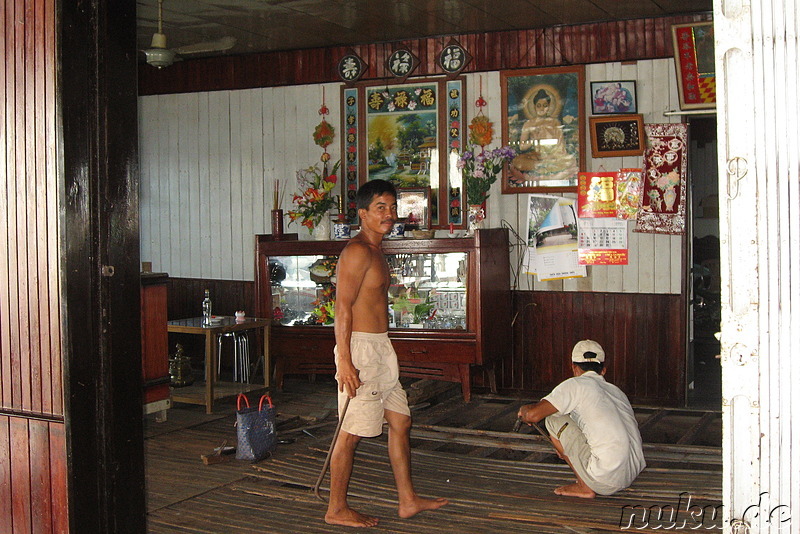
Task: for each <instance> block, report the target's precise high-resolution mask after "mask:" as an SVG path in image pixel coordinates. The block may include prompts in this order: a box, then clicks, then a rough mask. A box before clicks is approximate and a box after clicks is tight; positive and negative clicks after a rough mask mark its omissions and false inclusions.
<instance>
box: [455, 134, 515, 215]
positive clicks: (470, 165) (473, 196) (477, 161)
mask: <svg viewBox="0 0 800 534" xmlns="http://www.w3.org/2000/svg"><path fill="white" fill-rule="evenodd" d="M476 148H480V151H479V152H477V153H476V150H475V149H476ZM516 155H517V153H516V151H515V150H514V149H513V148H511V147H509V146H504V147H501V148H495V149H494V150H484V149H483V148H482V147H476V146H475V145H467V149H466V150H465V151H464V153H463V154H461V157H459V158H458V163H457V164H456V165H457V167H458V168H459V169H461V170H462V171H463V176H464V187H465V188H466V190H467V204H470V205H473V206H477V205H480V204H483V202H484V201H485V200H486V199H487V198H489V189H490V188H491V187H492V184H493V183H495V182H496V181H497V174H498V173H499V172H500V171H501V170H502V169H503V165H504V164H505V162H506V161H510V160H511V159H513V158H514V156H516Z"/></svg>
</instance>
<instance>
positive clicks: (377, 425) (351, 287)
mask: <svg viewBox="0 0 800 534" xmlns="http://www.w3.org/2000/svg"><path fill="white" fill-rule="evenodd" d="M356 205H357V207H358V216H359V218H360V219H361V231H360V232H359V234H358V235H357V236H356V237H354V238H352V239H351V240H350V242H349V243H348V244H347V246H346V247H345V248H344V250H343V251H342V254H341V255H340V256H339V263H338V265H337V268H336V308H335V313H334V317H335V322H334V332H335V334H336V348H335V349H334V355H335V357H336V371H337V372H336V380H337V382H338V383H339V412H340V414H341V410H342V406H343V403H344V400H345V399H346V398H347V397H349V398H350V403H349V406H348V408H347V414H346V415H345V418H344V421H343V423H342V429H341V432H340V433H339V437H338V439H337V440H336V444H335V445H334V448H333V453H332V454H331V493H330V502H329V503H328V511H327V513H326V514H325V522H326V523H329V524H333V525H345V526H350V527H374V526H375V525H377V524H378V519H377V518H375V517H371V516H368V515H364V514H362V513H359V512H356V511H355V510H353V509H352V508H350V506H348V504H347V488H348V486H349V484H350V475H351V473H352V471H353V457H354V455H355V451H356V447H357V446H358V442H359V441H360V440H361V438H362V437H375V436H379V435H380V434H381V433H382V431H383V421H384V419H385V420H386V422H388V423H389V460H390V462H391V464H392V471H393V472H394V480H395V485H396V486H397V494H398V499H399V506H398V512H397V513H398V515H399V516H400V517H402V518H407V517H411V516H413V515H415V514H417V513H418V512H421V511H423V510H434V509H436V508H440V507H441V506H444V505H445V504H447V502H448V501H447V499H424V498H422V497H420V496H418V495H417V494H416V492H415V491H414V486H413V484H412V482H411V463H410V457H411V454H410V444H409V435H410V431H411V411H410V410H409V409H408V400H407V398H406V393H405V391H404V390H403V388H402V386H401V385H400V381H399V375H400V372H399V367H398V364H397V355H396V354H395V353H394V349H392V344H391V342H390V341H389V336H388V330H389V319H388V312H387V310H388V301H387V294H388V289H389V267H388V265H387V263H386V258H385V257H384V255H383V251H382V250H381V241H382V240H383V236H384V235H386V234H387V233H388V232H389V231H391V229H392V226H393V225H394V222H395V220H396V219H397V193H396V191H395V189H394V186H393V185H392V184H390V183H389V182H386V181H384V180H370V181H368V182H367V183H366V184H364V185H363V186H361V188H360V189H359V190H358V193H357V194H356Z"/></svg>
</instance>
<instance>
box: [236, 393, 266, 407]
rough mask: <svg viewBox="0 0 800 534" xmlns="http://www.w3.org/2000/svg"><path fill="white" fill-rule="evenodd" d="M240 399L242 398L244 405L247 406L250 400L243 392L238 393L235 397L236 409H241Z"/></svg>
mask: <svg viewBox="0 0 800 534" xmlns="http://www.w3.org/2000/svg"><path fill="white" fill-rule="evenodd" d="M242 399H244V404H245V406H246V407H247V408H249V407H250V401H249V400H247V395H245V394H244V393H239V396H238V397H236V409H237V410H241V409H242ZM260 409H261V407H260V406H259V410H260Z"/></svg>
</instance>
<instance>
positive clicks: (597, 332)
mask: <svg viewBox="0 0 800 534" xmlns="http://www.w3.org/2000/svg"><path fill="white" fill-rule="evenodd" d="M513 295H514V305H513V306H514V312H515V315H514V317H515V319H514V328H513V331H512V335H513V348H512V355H511V358H503V359H502V360H501V361H500V362H499V366H498V368H497V384H498V388H499V389H500V390H503V391H505V392H507V393H512V392H513V393H519V392H528V393H529V392H535V393H538V394H544V393H547V392H549V391H550V390H551V389H552V388H553V387H555V386H556V385H557V384H558V383H559V382H561V381H562V380H564V379H566V378H568V377H569V376H571V371H570V363H569V355H570V354H571V351H572V347H573V346H574V344H575V343H576V342H577V341H579V340H581V339H587V338H588V339H594V340H596V341H598V342H599V343H600V344H601V345H602V346H603V348H604V349H605V351H606V354H607V362H608V363H607V372H606V377H607V378H608V380H609V381H611V382H613V383H615V384H616V385H618V386H619V387H620V388H622V390H623V391H625V392H626V393H627V394H628V396H629V397H630V398H631V400H632V401H634V402H637V403H644V404H654V405H660V406H678V405H682V404H683V403H684V396H685V393H686V377H685V365H684V364H683V359H684V355H685V349H684V343H685V334H683V333H682V332H683V329H682V328H681V324H680V323H681V315H682V313H683V299H682V298H681V297H680V296H678V295H644V294H623V293H588V292H566V293H565V292H552V291H516V292H514V293H513ZM476 378H477V379H478V380H480V378H479V377H477V376H476Z"/></svg>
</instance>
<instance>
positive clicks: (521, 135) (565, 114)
mask: <svg viewBox="0 0 800 534" xmlns="http://www.w3.org/2000/svg"><path fill="white" fill-rule="evenodd" d="M583 72H584V71H583V66H580V65H579V66H570V67H554V68H545V69H528V70H514V71H501V72H500V89H501V92H502V109H503V115H504V116H503V125H502V126H503V144H504V145H509V146H511V148H513V149H515V150H516V151H517V152H518V154H517V156H516V157H515V158H514V159H513V160H512V161H511V162H510V163H509V164H507V165H506V167H505V169H504V176H503V183H502V191H503V193H537V192H559V191H575V189H576V187H577V185H578V171H579V170H580V169H581V168H583V163H584V147H583V142H582V140H583V138H584V126H583V123H584V120H585V118H584V117H585V113H584V97H583V94H584V90H583V87H584V74H583Z"/></svg>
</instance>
